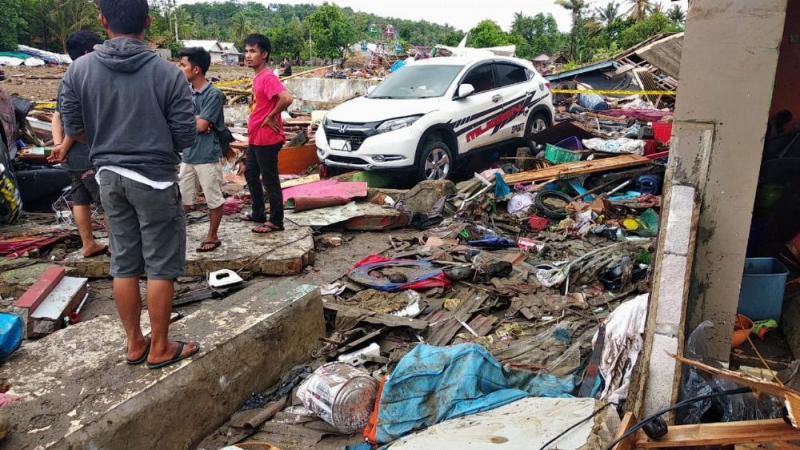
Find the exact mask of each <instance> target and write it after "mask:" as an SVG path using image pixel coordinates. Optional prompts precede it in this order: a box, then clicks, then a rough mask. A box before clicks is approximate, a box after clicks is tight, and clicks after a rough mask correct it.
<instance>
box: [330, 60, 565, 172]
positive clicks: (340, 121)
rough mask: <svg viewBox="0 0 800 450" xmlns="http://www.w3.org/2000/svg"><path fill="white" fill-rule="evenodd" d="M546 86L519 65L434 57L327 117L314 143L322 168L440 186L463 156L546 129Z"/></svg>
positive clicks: (549, 110)
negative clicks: (410, 177)
mask: <svg viewBox="0 0 800 450" xmlns="http://www.w3.org/2000/svg"><path fill="white" fill-rule="evenodd" d="M554 113H555V112H554V110H553V99H552V94H551V93H550V86H549V83H548V82H547V81H546V80H545V79H544V78H542V76H541V75H539V74H538V73H537V72H536V70H534V68H533V66H532V65H531V64H530V63H529V62H528V61H525V60H521V59H517V58H507V57H499V56H489V57H487V56H481V57H440V58H432V59H426V60H421V61H416V62H413V63H410V64H408V65H406V66H405V67H403V68H402V69H400V70H399V71H397V72H395V73H393V74H392V75H390V76H389V77H387V78H386V79H385V80H384V81H383V82H381V83H380V84H379V85H378V86H377V87H376V88H375V89H374V90H372V91H371V92H370V93H369V94H368V95H366V96H364V97H360V98H356V99H353V100H350V101H348V102H345V103H343V104H341V105H339V106H337V107H336V108H334V109H332V110H331V111H329V112H328V114H327V116H326V117H325V120H324V122H323V124H322V126H320V127H319V129H318V131H317V135H316V142H317V156H319V159H320V161H322V162H323V164H325V165H326V166H329V167H344V168H350V169H359V170H389V169H395V170H408V169H410V170H413V172H414V175H415V177H416V178H417V179H419V180H424V179H428V180H437V179H443V178H447V176H448V175H450V174H451V173H452V171H453V166H454V164H455V163H457V162H458V160H459V159H460V158H461V157H462V156H464V155H465V154H466V153H468V152H471V151H474V150H477V149H485V148H487V147H492V146H495V145H498V144H503V143H507V142H509V141H513V140H525V141H526V143H527V139H528V138H529V136H530V135H531V134H533V133H536V132H539V131H541V130H543V129H545V128H547V127H548V126H550V125H551V124H552V123H553V118H554Z"/></svg>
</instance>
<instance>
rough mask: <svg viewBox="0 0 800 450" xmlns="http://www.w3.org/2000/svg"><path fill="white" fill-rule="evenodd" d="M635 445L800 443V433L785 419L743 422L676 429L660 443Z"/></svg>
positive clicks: (641, 441)
mask: <svg viewBox="0 0 800 450" xmlns="http://www.w3.org/2000/svg"><path fill="white" fill-rule="evenodd" d="M641 436H642V437H641V438H640V439H639V440H637V441H636V447H638V448H678V447H700V446H705V445H734V444H758V443H772V442H785V441H798V440H800V430H797V429H795V428H793V427H792V426H791V425H789V424H787V423H786V422H784V421H783V419H772V420H748V421H742V422H721V423H705V424H699V425H673V426H671V427H669V431H668V432H667V435H666V436H664V437H663V438H662V439H660V440H658V441H653V440H650V438H648V437H647V436H645V435H644V434H642V435H641Z"/></svg>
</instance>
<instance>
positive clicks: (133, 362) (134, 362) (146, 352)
mask: <svg viewBox="0 0 800 450" xmlns="http://www.w3.org/2000/svg"><path fill="white" fill-rule="evenodd" d="M144 341H145V347H144V354H143V355H142V356H141V357H140V358H139V359H128V358H127V357H126V358H125V362H127V363H128V365H131V366H138V365H139V364H141V363H143V362H145V361H147V356H148V355H149V354H150V338H145V340H144Z"/></svg>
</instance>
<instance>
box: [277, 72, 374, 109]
mask: <svg viewBox="0 0 800 450" xmlns="http://www.w3.org/2000/svg"><path fill="white" fill-rule="evenodd" d="M283 84H284V85H285V86H286V88H287V89H289V90H290V91H291V92H292V94H293V95H294V96H295V98H296V99H297V100H301V103H302V104H304V105H307V106H309V107H311V108H312V109H330V108H332V107H333V106H336V105H338V104H339V103H342V102H344V101H346V100H350V99H351V98H355V97H359V96H362V95H364V94H366V93H367V89H369V88H370V86H375V85H377V84H378V81H377V80H363V79H355V80H336V79H333V78H290V79H288V80H286V81H284V82H283Z"/></svg>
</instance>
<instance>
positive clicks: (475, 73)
mask: <svg viewBox="0 0 800 450" xmlns="http://www.w3.org/2000/svg"><path fill="white" fill-rule="evenodd" d="M461 84H471V85H472V87H474V88H475V93H476V94H477V93H480V92H485V91H490V90H492V89H494V87H495V86H494V75H493V74H492V65H491V64H484V65H482V66H478V67H476V68H474V69H472V70H470V71H469V73H468V74H467V76H465V77H464V80H463V81H461Z"/></svg>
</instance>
